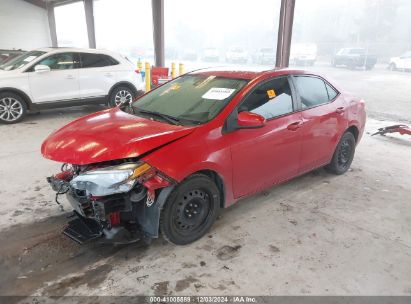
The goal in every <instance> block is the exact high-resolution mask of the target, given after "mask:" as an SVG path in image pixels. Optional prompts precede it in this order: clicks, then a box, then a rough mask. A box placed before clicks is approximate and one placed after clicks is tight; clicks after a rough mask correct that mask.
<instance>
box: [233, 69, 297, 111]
mask: <svg viewBox="0 0 411 304" xmlns="http://www.w3.org/2000/svg"><path fill="white" fill-rule="evenodd" d="M243 111H248V112H253V113H256V114H260V115H261V116H263V117H265V118H266V119H270V118H273V117H276V116H280V115H284V114H287V113H291V112H292V111H293V100H292V97H291V89H290V85H289V83H288V79H287V77H282V78H276V79H272V80H269V81H267V82H265V83H263V84H261V85H260V86H258V87H257V88H255V89H254V91H253V92H252V93H251V94H250V95H248V96H247V97H246V99H245V100H244V102H243V103H242V104H241V105H240V108H239V112H243Z"/></svg>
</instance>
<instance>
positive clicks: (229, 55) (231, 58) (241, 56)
mask: <svg viewBox="0 0 411 304" xmlns="http://www.w3.org/2000/svg"><path fill="white" fill-rule="evenodd" d="M225 59H226V62H232V63H247V61H248V53H247V51H246V50H244V49H243V48H242V47H232V48H230V49H229V50H228V52H226V53H225Z"/></svg>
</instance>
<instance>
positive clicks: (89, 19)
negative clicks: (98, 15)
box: [84, 0, 96, 49]
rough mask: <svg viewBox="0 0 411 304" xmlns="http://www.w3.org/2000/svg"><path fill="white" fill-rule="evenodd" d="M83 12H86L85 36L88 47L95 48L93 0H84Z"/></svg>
mask: <svg viewBox="0 0 411 304" xmlns="http://www.w3.org/2000/svg"><path fill="white" fill-rule="evenodd" d="M84 12H85V14H86V24H87V36H88V46H89V48H92V49H95V48H96V31H95V28H94V8H93V0H84Z"/></svg>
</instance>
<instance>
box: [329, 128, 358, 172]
mask: <svg viewBox="0 0 411 304" xmlns="http://www.w3.org/2000/svg"><path fill="white" fill-rule="evenodd" d="M354 153H355V137H354V135H353V134H352V133H351V132H345V133H344V135H343V136H342V137H341V139H340V142H339V143H338V145H337V148H336V149H335V151H334V155H333V158H332V160H331V162H330V163H329V164H328V165H327V166H326V167H325V168H326V169H327V170H328V171H329V172H331V173H334V174H338V175H340V174H344V173H345V172H347V170H348V169H349V168H350V166H351V163H352V160H353V159H354Z"/></svg>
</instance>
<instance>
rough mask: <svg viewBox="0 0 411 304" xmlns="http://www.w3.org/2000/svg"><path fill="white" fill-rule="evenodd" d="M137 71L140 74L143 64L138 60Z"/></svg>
mask: <svg viewBox="0 0 411 304" xmlns="http://www.w3.org/2000/svg"><path fill="white" fill-rule="evenodd" d="M137 69H138V70H139V71H140V72H141V71H142V70H143V63H142V62H141V60H140V58H138V61H137Z"/></svg>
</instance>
